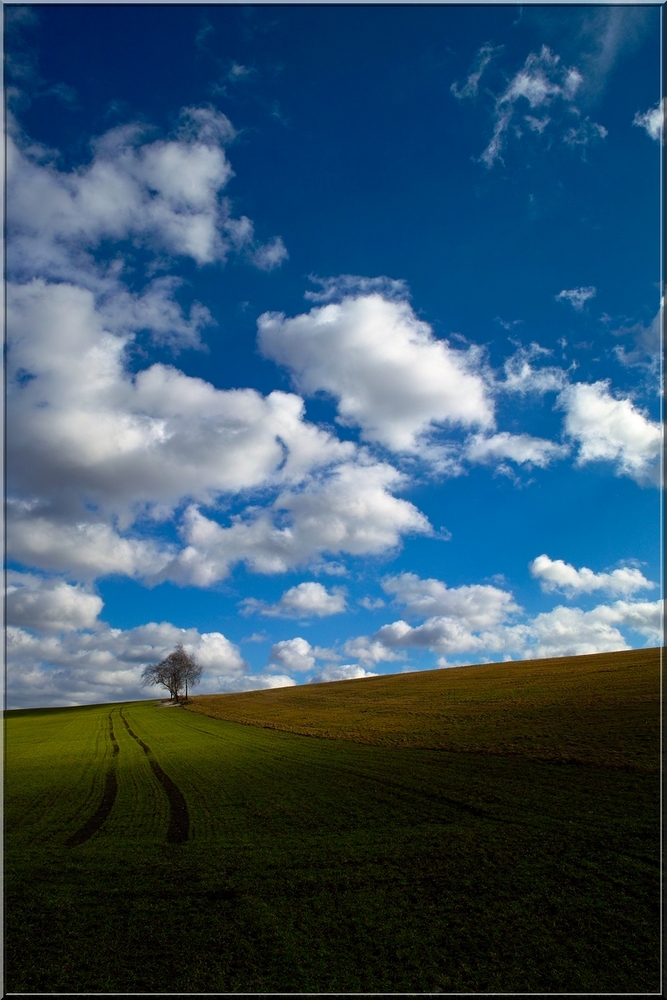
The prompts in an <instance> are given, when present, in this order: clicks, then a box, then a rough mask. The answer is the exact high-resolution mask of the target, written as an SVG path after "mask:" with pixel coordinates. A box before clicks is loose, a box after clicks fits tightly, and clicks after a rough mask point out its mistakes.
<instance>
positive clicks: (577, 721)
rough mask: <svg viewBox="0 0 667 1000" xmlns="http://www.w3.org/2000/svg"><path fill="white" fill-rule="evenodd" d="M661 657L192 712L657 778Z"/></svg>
mask: <svg viewBox="0 0 667 1000" xmlns="http://www.w3.org/2000/svg"><path fill="white" fill-rule="evenodd" d="M660 665H661V650H660V648H651V649H633V650H623V651H621V652H615V653H594V654H590V655H584V656H569V657H558V658H552V659H543V660H523V661H520V662H508V663H485V664H479V665H474V666H466V667H456V668H449V669H439V670H423V671H417V672H413V673H404V674H390V675H383V676H380V677H370V678H362V679H358V680H348V681H335V682H332V683H327V684H307V685H300V686H298V687H288V688H273V689H270V690H264V691H249V692H243V693H234V694H220V695H199V696H197V697H195V698H193V699H191V701H190V703H189V704H188V705H187V709H188V710H189V711H191V712H199V713H201V714H203V715H208V716H210V717H212V718H216V719H225V720H227V721H229V722H241V723H244V724H245V725H253V726H261V727H264V728H268V729H278V730H282V731H284V732H292V733H300V734H301V735H304V736H317V737H322V738H327V739H337V740H350V741H353V742H356V743H364V744H373V745H377V746H395V747H413V748H418V747H421V748H423V749H434V750H436V749H437V750H449V751H458V752H466V753H486V754H502V755H519V756H523V757H529V758H532V759H534V760H550V761H558V762H561V763H588V764H599V765H603V766H605V767H621V768H631V769H633V770H642V771H647V772H651V771H657V770H658V768H659V766H660V760H659V727H660V705H659V698H658V692H659V689H660Z"/></svg>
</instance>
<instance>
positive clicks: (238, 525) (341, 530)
mask: <svg viewBox="0 0 667 1000" xmlns="http://www.w3.org/2000/svg"><path fill="white" fill-rule="evenodd" d="M403 482H404V479H403V477H402V476H401V474H400V473H398V472H397V470H396V469H394V468H392V466H390V465H386V464H382V463H372V464H370V465H363V464H352V463H347V464H342V465H339V466H336V467H335V468H333V469H332V470H331V471H330V472H328V473H327V474H326V475H324V476H323V477H320V478H319V479H313V480H311V481H309V482H308V484H307V486H306V488H303V489H301V490H298V491H297V490H287V491H285V492H283V493H281V494H280V496H278V498H277V499H276V500H275V501H274V502H273V504H272V505H271V507H270V508H269V509H268V510H267V509H260V510H259V511H257V510H250V511H248V512H247V513H246V516H245V517H238V518H235V519H233V523H232V524H231V526H230V527H222V526H221V525H219V524H218V523H217V522H216V521H213V520H211V519H210V518H208V517H206V516H205V515H204V514H202V513H201V511H200V510H199V509H198V508H197V507H195V506H192V507H190V508H189V509H188V511H186V515H185V525H184V530H183V536H184V540H185V543H186V547H185V549H184V550H183V551H182V552H181V553H180V554H179V556H178V558H177V559H176V560H175V561H174V563H173V564H172V565H171V567H170V568H169V570H168V574H167V575H168V576H169V577H170V578H171V579H175V580H177V581H178V582H192V583H195V584H197V585H198V586H207V585H209V584H210V583H212V582H214V581H215V580H220V579H223V578H224V577H225V576H226V575H227V574H228V572H229V568H230V566H231V565H233V564H234V563H236V562H240V561H245V562H246V563H247V564H248V565H249V566H250V568H251V569H253V570H255V571H256V572H259V573H284V572H286V571H287V570H288V569H293V568H295V567H297V566H300V565H307V564H309V563H311V562H313V561H314V560H316V559H318V558H319V557H320V556H322V555H323V554H326V555H341V554H346V555H353V556H358V555H379V554H381V553H385V552H388V551H390V550H392V549H395V548H396V547H397V546H398V545H399V544H400V541H401V537H402V535H404V534H412V533H417V534H431V533H432V529H431V527H430V525H429V523H428V521H427V519H426V518H425V517H424V515H423V514H421V513H420V512H419V511H418V510H417V508H416V507H415V506H413V504H411V503H409V502H408V501H407V500H402V499H400V498H398V497H395V496H393V495H392V493H391V492H390V490H391V489H392V488H394V489H395V488H398V487H399V486H400V485H401V484H402V483H403Z"/></svg>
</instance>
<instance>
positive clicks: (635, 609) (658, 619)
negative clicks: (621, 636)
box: [596, 600, 665, 646]
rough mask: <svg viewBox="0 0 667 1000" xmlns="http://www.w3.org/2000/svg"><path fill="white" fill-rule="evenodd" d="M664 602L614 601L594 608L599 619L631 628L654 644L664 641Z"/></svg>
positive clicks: (659, 644)
mask: <svg viewBox="0 0 667 1000" xmlns="http://www.w3.org/2000/svg"><path fill="white" fill-rule="evenodd" d="M664 604H665V602H664V601H662V600H659V601H641V602H640V601H633V602H629V601H616V602H615V603H614V604H612V605H611V606H605V605H601V606H600V607H599V608H596V612H597V613H598V615H599V617H600V619H602V620H605V619H606V620H607V621H608V622H612V623H615V624H618V625H622V626H626V627H627V628H632V629H634V630H635V631H636V632H639V633H640V635H643V636H644V638H645V639H647V640H648V641H649V642H651V643H653V644H654V645H656V646H661V645H662V644H663V642H664V620H665V619H664V611H665V608H664Z"/></svg>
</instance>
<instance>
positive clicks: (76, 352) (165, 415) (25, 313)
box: [7, 279, 355, 568]
mask: <svg viewBox="0 0 667 1000" xmlns="http://www.w3.org/2000/svg"><path fill="white" fill-rule="evenodd" d="M129 339H130V336H129V334H123V333H117V332H111V331H110V330H109V329H108V328H107V327H106V326H105V316H104V315H103V314H101V313H100V311H99V309H98V308H97V307H96V304H95V301H94V296H93V293H92V292H90V291H89V290H86V289H82V288H80V287H75V286H73V285H70V284H67V283H58V284H52V283H47V282H44V281H43V280H41V279H35V280H33V281H31V282H29V283H27V284H25V285H21V286H15V287H10V288H9V289H8V346H9V359H8V394H7V401H8V408H9V412H10V416H11V420H10V422H9V428H8V439H7V461H8V485H9V491H10V495H11V496H16V497H22V498H30V499H31V501H32V502H33V507H36V508H40V503H41V509H39V511H38V512H37V511H36V510H26V509H25V508H24V510H23V514H22V516H21V518H20V520H21V523H22V524H24V525H25V524H27V523H28V522H29V521H34V519H35V518H36V517H41V518H42V522H41V529H38V526H37V525H36V530H39V533H40V534H41V536H42V541H41V542H39V545H40V546H41V547H42V548H44V549H45V552H47V551H48V546H46V544H45V543H46V540H47V536H48V535H49V534H53V532H50V531H49V527H48V525H47V523H46V521H49V523H51V524H54V525H55V524H56V523H58V524H60V525H62V526H63V527H64V526H65V525H69V531H70V534H71V533H72V532H76V533H78V534H81V533H83V534H84V535H86V538H87V539H88V541H89V542H92V540H93V538H94V539H95V541H96V544H97V545H99V544H100V542H101V540H102V536H104V539H105V547H106V548H107V549H108V548H109V547H110V546H111V547H112V548H113V549H114V550H115V555H114V557H113V560H112V561H115V562H117V561H118V559H119V558H120V560H121V562H127V561H128V559H129V555H128V552H129V549H130V548H132V547H133V548H134V549H136V548H137V546H136V544H133V543H130V542H129V541H126V542H124V543H122V544H121V543H120V542H115V543H114V544H113V545H112V542H111V535H112V534H114V532H112V529H111V527H110V526H109V523H108V520H107V519H108V518H109V517H110V516H113V517H117V518H119V519H120V521H121V522H122V523H123V524H125V525H126V526H128V525H129V524H131V523H132V522H133V520H135V519H136V517H138V516H140V515H141V514H142V513H144V514H145V513H146V511H148V510H151V509H157V508H159V507H162V508H163V509H165V510H173V508H174V507H175V506H177V505H178V504H179V503H181V502H182V501H183V500H186V499H189V500H196V501H198V502H203V503H210V502H212V501H213V500H214V499H215V498H216V497H218V496H219V495H220V494H222V493H236V492H238V491H240V490H245V489H252V488H257V487H265V486H267V485H270V484H273V485H274V486H277V487H279V486H280V485H281V484H286V483H300V482H303V481H304V480H305V479H306V478H307V477H308V476H309V475H310V474H311V473H312V471H313V470H314V469H317V468H318V467H320V468H321V467H326V466H327V465H332V464H335V463H336V462H340V461H344V460H345V459H347V458H349V457H350V456H352V455H353V454H354V450H355V449H354V445H353V444H352V443H350V442H340V441H338V440H337V439H336V438H335V437H334V436H333V435H332V434H331V433H329V432H327V431H324V430H321V429H319V428H318V427H316V426H315V425H313V424H309V423H308V422H306V421H305V420H304V412H305V408H304V403H303V400H302V399H300V397H298V396H296V395H293V394H290V393H284V392H279V391H276V392H273V393H270V394H269V395H268V396H266V397H264V396H262V395H261V394H260V393H258V392H256V391H255V390H253V389H234V390H219V389H215V388H214V387H213V386H212V385H211V384H210V383H207V382H205V381H203V380H202V379H198V378H192V377H189V376H186V375H184V374H183V373H182V372H180V371H178V370H177V369H175V368H172V367H169V366H166V365H163V364H155V365H151V366H150V367H149V368H146V369H144V370H142V371H140V372H138V373H137V374H136V375H134V376H132V375H131V374H130V373H129V372H128V371H127V370H126V368H125V365H124V351H125V348H126V346H127V344H128V341H129ZM93 512H97V517H96V516H95V514H94V513H93ZM101 518H102V519H103V520H104V523H103V524H99V523H96V522H99V521H100V519H101ZM44 519H46V521H45V520H44ZM83 525H88V527H86V528H83V527H82V526H83ZM19 534H20V529H19ZM19 543H20V544H21V546H22V547H23V548H24V549H25V546H26V545H28V546H29V547H32V548H33V549H35V547H36V545H37V544H38V543H37V541H36V540H35V541H31V539H30V537H29V531H28V533H27V534H26V533H23V535H22V536H21V539H19V535H18V534H13V536H12V545H17V544H19ZM61 548H63V546H61ZM86 548H90V546H89V545H87V546H86ZM119 548H123V549H124V554H123V555H122V556H119V553H118V550H119ZM65 551H66V549H65ZM142 551H143V552H144V556H145V555H146V550H145V546H144V547H143V550H142ZM71 559H79V556H78V555H77V554H76V553H74V552H72V553H71ZM33 565H43V564H42V563H33ZM51 566H52V564H49V567H50V568H51ZM56 568H59V566H57V567H56Z"/></svg>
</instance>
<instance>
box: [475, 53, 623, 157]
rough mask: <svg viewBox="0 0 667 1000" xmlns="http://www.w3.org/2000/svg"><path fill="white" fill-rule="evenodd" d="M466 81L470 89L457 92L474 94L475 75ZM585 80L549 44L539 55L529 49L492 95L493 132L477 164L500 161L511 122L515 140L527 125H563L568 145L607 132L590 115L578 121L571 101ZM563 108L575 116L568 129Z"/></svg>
mask: <svg viewBox="0 0 667 1000" xmlns="http://www.w3.org/2000/svg"><path fill="white" fill-rule="evenodd" d="M487 61H488V60H487ZM469 79H470V82H471V87H470V90H469V93H465V92H464V91H466V90H467V89H468V88H467V85H466V88H464V90H463V91H461V92H459V93H457V94H456V96H458V97H463V96H474V94H475V93H476V89H477V88H476V83H475V81H474V76H473V77H472V78H469ZM583 83H584V78H583V76H582V74H581V72H580V71H579V70H578V69H577V68H576V67H567V66H564V65H563V64H562V62H561V59H560V56H558V55H556V54H554V53H553V52H552V51H551V50H550V49H549V48H548V46H546V45H543V46H542V49H541V50H540V52H539V54H538V53H536V52H531V53H530V54H529V55H528V57H527V58H526V61H525V63H524V64H523V66H522V68H521V69H520V70H519V71H518V72H517V73H516V74H515V75H514V76H513V77H512V79H511V80H510V82H509V83H508V84H507V86H506V88H505V90H504V91H503V92H502V93H500V94H498V95H497V96H496V98H495V107H494V119H495V120H494V127H493V134H492V136H491V139H490V140H489V143H488V145H487V147H486V149H485V150H484V152H483V153H482V155H481V157H480V160H481V162H482V163H484V164H485V166H486V167H487V168H489V169H490V168H491V167H492V166H493V165H494V163H495V162H496V160H501V161H502V153H503V150H504V148H505V144H506V141H507V136H508V135H509V134H510V127H511V126H513V127H512V129H511V131H512V132H513V134H515V135H516V136H517V138H520V137H521V136H522V135H523V133H524V130H525V126H526V125H527V126H528V129H529V130H530V132H532V133H534V134H535V135H538V136H541V135H542V134H551V133H553V132H554V131H555V130H557V129H562V130H563V134H562V141H563V142H565V143H566V144H567V145H571V146H574V145H580V146H586V145H588V143H590V142H592V141H594V140H596V139H600V138H604V137H605V136H606V135H607V130H606V129H605V127H604V126H603V125H599V124H598V123H597V122H593V121H591V120H590V118H585V119H581V112H580V111H579V109H578V108H577V107H576V105H575V103H574V101H575V98H576V96H577V94H578V92H579V91H580V88H581V87H582V84H583ZM455 93H456V92H455ZM547 110H548V111H549V113H547ZM563 111H564V112H565V115H566V116H567V115H569V116H570V118H571V116H572V115H574V116H575V118H576V120H577V124H576V125H572V126H570V127H569V128H567V127H566V126H567V121H568V118H567V117H564V115H563ZM535 112H536V113H535Z"/></svg>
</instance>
